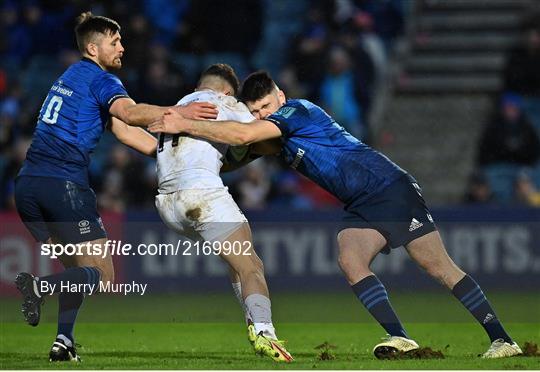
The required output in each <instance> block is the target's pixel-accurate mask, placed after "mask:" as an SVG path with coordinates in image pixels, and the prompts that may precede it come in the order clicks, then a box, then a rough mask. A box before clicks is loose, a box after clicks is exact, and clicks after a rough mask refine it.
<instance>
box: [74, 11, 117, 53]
mask: <svg viewBox="0 0 540 372" xmlns="http://www.w3.org/2000/svg"><path fill="white" fill-rule="evenodd" d="M76 22H77V25H76V26H75V36H76V38H77V46H78V47H79V51H80V52H81V53H84V50H85V48H86V44H88V43H89V42H90V40H91V38H92V37H93V36H94V34H96V33H98V34H103V35H107V34H109V35H112V34H114V33H116V32H120V25H119V24H118V22H116V21H115V20H112V19H110V18H107V17H102V16H95V15H93V14H92V12H84V13H81V14H80V15H79V16H78V17H77V21H76Z"/></svg>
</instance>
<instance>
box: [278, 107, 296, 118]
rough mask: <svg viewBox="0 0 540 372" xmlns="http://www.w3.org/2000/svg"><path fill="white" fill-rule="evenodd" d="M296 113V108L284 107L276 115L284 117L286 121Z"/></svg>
mask: <svg viewBox="0 0 540 372" xmlns="http://www.w3.org/2000/svg"><path fill="white" fill-rule="evenodd" d="M295 111H296V108H294V107H287V106H285V107H282V108H280V109H279V110H278V111H277V112H276V115H279V116H283V117H284V118H285V119H288V118H289V117H290V116H291V115H292V114H294V112H295Z"/></svg>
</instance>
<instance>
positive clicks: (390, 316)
mask: <svg viewBox="0 0 540 372" xmlns="http://www.w3.org/2000/svg"><path fill="white" fill-rule="evenodd" d="M241 99H242V100H243V101H244V102H245V103H246V104H247V106H248V108H249V109H250V111H251V113H252V114H253V115H254V116H255V117H256V118H257V119H258V120H256V121H253V122H252V123H250V124H247V125H246V124H242V123H239V122H234V121H222V122H219V123H220V125H216V122H207V121H197V120H190V119H187V118H185V117H183V116H182V115H181V114H179V113H177V112H173V111H170V112H167V114H166V115H165V116H164V118H163V120H162V121H160V122H157V123H154V124H152V125H151V126H150V131H152V132H166V133H179V132H184V133H188V134H190V135H193V136H196V137H202V138H206V139H209V140H212V141H216V142H224V143H228V144H232V145H249V144H254V147H260V145H259V143H260V141H266V144H265V150H264V151H266V152H268V150H269V149H271V145H269V144H268V141H267V140H271V139H278V138H279V139H280V141H279V142H278V143H277V146H276V147H275V148H274V149H273V151H269V152H273V153H280V156H281V157H282V158H283V159H284V160H285V162H286V163H287V164H289V165H290V166H291V167H292V168H294V169H296V170H297V171H298V172H300V173H301V174H303V175H304V176H306V177H307V178H309V179H311V180H312V181H314V182H315V183H317V184H318V185H320V186H321V187H323V188H324V189H326V190H327V191H329V192H330V193H331V194H333V195H334V196H336V197H337V198H338V199H340V200H341V201H342V202H343V203H344V204H345V212H346V216H345V218H344V225H343V229H342V230H341V231H340V232H339V234H338V237H337V239H338V245H339V266H340V268H341V270H342V271H343V273H344V274H345V276H346V278H347V280H348V282H349V284H350V285H351V287H352V290H353V291H354V293H355V294H356V296H357V297H358V298H359V300H360V301H361V302H362V304H363V305H364V306H365V307H366V309H367V310H368V311H369V312H370V314H371V315H372V316H373V317H374V318H375V319H376V320H377V322H379V324H380V325H381V326H382V327H383V328H384V329H385V330H386V332H387V333H388V335H389V336H388V338H387V339H386V340H384V341H383V342H381V343H379V344H377V345H376V346H375V347H374V349H373V353H374V354H375V356H376V357H378V358H385V357H388V356H389V355H390V354H393V353H395V352H408V351H412V350H415V349H418V347H419V346H418V344H417V343H416V342H415V341H414V340H413V339H411V338H410V337H409V335H408V334H407V333H406V331H405V329H404V327H403V325H402V324H401V322H400V320H399V319H398V317H397V315H396V314H395V312H394V310H393V308H392V306H391V304H390V301H389V299H388V295H387V292H386V289H385V287H384V285H383V284H382V283H381V282H380V281H379V279H378V278H377V276H376V275H375V274H374V273H373V272H372V271H371V270H370V264H371V262H372V260H373V259H374V258H375V256H376V255H377V254H378V253H379V252H381V251H382V252H384V253H388V252H389V250H390V248H397V247H400V246H404V247H405V249H406V250H407V252H408V253H409V255H410V256H411V258H412V259H413V260H414V261H416V263H417V264H418V265H419V266H420V267H422V268H423V269H425V270H426V271H427V272H428V273H429V274H430V275H431V276H432V277H434V278H435V279H437V280H438V281H440V282H441V283H442V284H443V285H445V286H446V287H447V288H448V289H450V290H451V291H452V293H453V294H454V296H456V298H457V299H458V300H459V301H460V302H461V303H462V304H463V305H464V306H465V307H466V308H467V310H468V311H469V312H470V313H471V314H472V315H473V316H474V318H475V319H476V320H477V321H478V322H479V323H480V324H481V325H482V326H483V327H484V329H485V331H486V332H487V334H488V336H489V338H490V340H491V346H490V348H489V349H488V350H487V351H486V352H485V353H484V354H483V357H484V358H502V357H509V356H514V355H519V354H521V353H522V352H521V350H520V348H519V346H518V345H517V344H516V343H515V342H514V341H513V340H512V338H511V337H510V336H509V335H508V333H507V332H506V331H505V330H504V328H503V326H502V325H501V323H500V322H499V320H498V318H497V316H496V315H495V311H494V310H493V308H492V307H491V305H490V304H489V302H488V300H487V299H486V296H485V295H484V293H483V292H482V290H481V288H480V287H479V285H478V284H477V283H476V282H475V281H474V280H473V279H472V278H471V277H470V276H469V275H467V274H466V273H464V272H463V271H462V270H461V269H460V268H459V267H458V266H457V265H456V264H455V263H454V262H453V261H452V259H451V258H450V257H449V256H448V254H447V252H446V249H445V247H444V245H443V242H442V240H441V237H440V235H439V232H438V231H437V228H436V226H435V224H434V222H433V218H432V217H431V214H430V212H429V209H428V208H427V206H426V204H425V202H424V199H423V197H422V195H421V189H420V186H418V184H417V182H416V181H415V180H414V178H413V177H412V176H411V175H409V174H408V173H407V172H406V171H404V170H403V169H401V168H400V167H399V166H397V165H396V164H395V163H393V162H392V161H391V160H389V159H388V158H387V157H386V156H384V155H383V154H381V153H379V152H377V151H375V150H373V149H372V148H370V147H369V146H367V145H365V144H364V143H362V142H361V141H359V140H358V139H356V138H355V137H353V136H351V135H350V134H349V133H347V131H345V130H344V129H343V128H342V127H341V126H340V125H339V124H338V123H336V122H335V121H334V120H333V119H332V117H330V116H329V115H328V114H327V113H326V112H324V111H323V110H322V109H321V108H320V107H318V106H316V105H314V104H313V103H311V102H309V101H306V100H303V99H291V100H286V98H285V95H284V93H283V92H282V91H281V90H279V88H278V87H277V85H276V84H275V82H274V81H273V80H272V79H271V78H270V76H269V75H268V74H267V73H265V72H257V73H254V74H252V75H250V76H249V77H248V78H247V79H246V81H245V82H244V84H243V87H242V93H241ZM274 144H275V141H274ZM254 151H255V152H257V151H259V152H260V153H264V151H262V152H261V151H260V149H255V148H254Z"/></svg>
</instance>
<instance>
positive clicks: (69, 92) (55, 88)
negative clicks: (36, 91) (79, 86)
mask: <svg viewBox="0 0 540 372" xmlns="http://www.w3.org/2000/svg"><path fill="white" fill-rule="evenodd" d="M58 84H59V85H53V86H52V88H51V90H52V91H53V92H56V93H59V94H63V95H65V96H68V97H71V95H72V94H73V91H72V90H71V89H67V88H64V87H61V86H60V85H61V84H62V81H59V83H58Z"/></svg>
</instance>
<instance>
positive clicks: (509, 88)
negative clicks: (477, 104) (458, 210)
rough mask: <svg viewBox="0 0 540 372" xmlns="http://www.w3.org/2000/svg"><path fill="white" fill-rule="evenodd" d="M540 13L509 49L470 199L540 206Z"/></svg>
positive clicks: (485, 134)
mask: <svg viewBox="0 0 540 372" xmlns="http://www.w3.org/2000/svg"><path fill="white" fill-rule="evenodd" d="M538 66H540V17H539V16H538V15H535V14H534V15H532V16H531V19H530V21H529V22H526V30H525V32H524V42H523V44H522V45H519V46H518V47H517V48H515V49H514V50H512V51H510V53H509V55H508V58H507V62H506V68H505V71H504V90H503V91H502V92H501V95H500V97H499V101H498V104H497V105H496V108H495V112H494V113H493V115H492V117H491V118H490V120H489V121H488V122H487V123H486V125H485V128H484V131H483V134H482V136H481V138H480V142H479V146H478V155H477V170H476V171H475V173H474V174H473V175H472V176H471V179H470V183H469V187H468V191H467V194H466V197H465V201H466V202H468V203H475V204H485V203H494V202H497V203H516V202H517V203H519V204H522V205H526V206H533V207H540V70H539V67H538Z"/></svg>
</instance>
